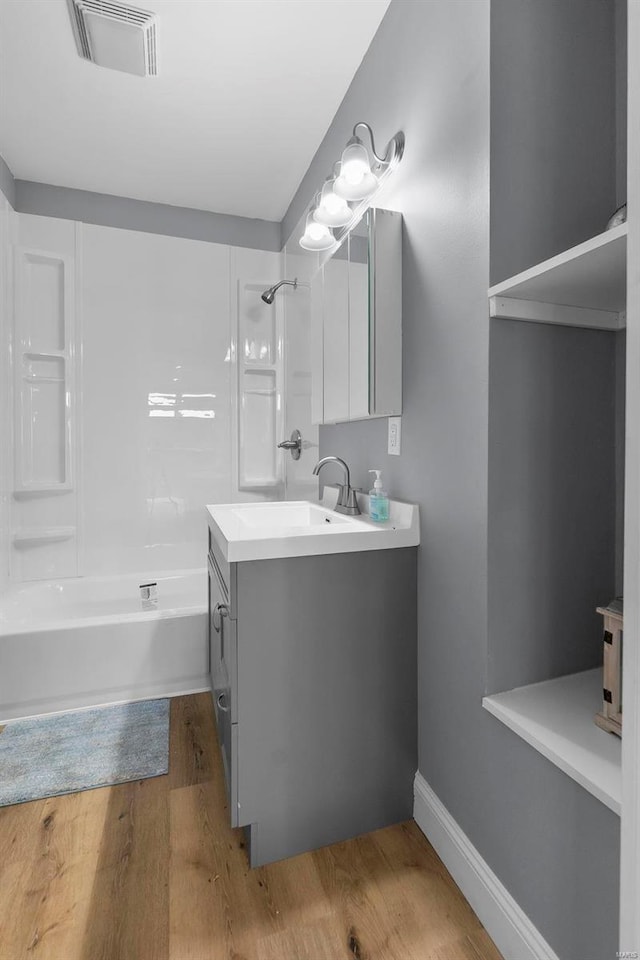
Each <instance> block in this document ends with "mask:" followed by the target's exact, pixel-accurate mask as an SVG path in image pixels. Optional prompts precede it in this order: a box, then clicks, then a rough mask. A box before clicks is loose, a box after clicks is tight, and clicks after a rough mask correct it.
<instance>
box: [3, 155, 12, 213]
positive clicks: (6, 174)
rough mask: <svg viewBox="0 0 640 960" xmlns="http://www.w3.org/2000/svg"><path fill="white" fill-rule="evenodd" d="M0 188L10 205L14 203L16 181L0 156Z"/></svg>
mask: <svg viewBox="0 0 640 960" xmlns="http://www.w3.org/2000/svg"><path fill="white" fill-rule="evenodd" d="M0 190H2V192H3V193H4V195H5V197H6V198H7V200H8V201H9V203H10V204H11V206H12V207H14V208H15V205H16V182H15V180H14V179H13V174H12V173H11V170H10V169H9V167H8V165H7V164H6V163H5V161H4V158H3V157H2V156H0Z"/></svg>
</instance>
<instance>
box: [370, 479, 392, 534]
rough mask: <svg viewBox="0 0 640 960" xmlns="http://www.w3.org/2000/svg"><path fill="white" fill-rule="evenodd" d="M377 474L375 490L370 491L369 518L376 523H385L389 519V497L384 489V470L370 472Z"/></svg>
mask: <svg viewBox="0 0 640 960" xmlns="http://www.w3.org/2000/svg"><path fill="white" fill-rule="evenodd" d="M369 473H375V475H376V479H375V481H374V484H373V488H372V489H371V490H369V516H370V517H371V519H372V520H375V522H376V523H385V522H386V521H387V520H388V519H389V497H388V496H387V494H386V492H385V491H384V490H383V489H382V470H369Z"/></svg>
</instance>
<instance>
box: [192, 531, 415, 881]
mask: <svg viewBox="0 0 640 960" xmlns="http://www.w3.org/2000/svg"><path fill="white" fill-rule="evenodd" d="M209 625H210V626H209V632H210V645H211V674H212V692H213V701H214V707H215V716H216V724H217V736H218V741H219V745H220V749H221V752H222V756H223V760H224V772H225V777H226V781H227V793H228V797H229V809H230V817H231V825H232V826H244V827H245V828H246V832H247V840H248V844H247V846H248V851H249V858H250V863H251V866H252V867H253V866H258V865H260V864H264V863H269V862H271V861H274V860H279V859H282V858H284V857H289V856H293V855H295V854H298V853H301V852H303V851H306V850H311V849H315V848H317V847H320V846H324V845H325V844H328V843H333V842H335V841H339V840H345V839H347V838H349V837H354V836H357V835H358V834H361V833H364V832H367V831H369V830H375V829H377V828H379V827H383V826H386V825H388V824H390V823H395V822H398V821H400V820H403V819H406V818H408V817H411V815H412V803H413V778H414V775H415V771H416V766H417V744H416V730H417V721H416V548H415V547H405V548H400V549H389V550H371V551H363V552H359V553H340V554H332V555H325V556H313V557H295V558H286V559H269V560H252V561H245V562H241V563H235V564H234V563H231V564H228V563H226V562H225V560H224V558H223V557H222V555H221V552H220V549H219V547H218V545H217V544H216V542H215V540H213V538H212V537H211V536H210V551H209Z"/></svg>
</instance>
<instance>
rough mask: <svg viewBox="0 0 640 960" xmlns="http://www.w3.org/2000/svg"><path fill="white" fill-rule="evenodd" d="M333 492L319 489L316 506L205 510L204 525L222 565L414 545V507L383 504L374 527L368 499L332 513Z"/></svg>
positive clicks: (221, 506)
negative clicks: (385, 508)
mask: <svg viewBox="0 0 640 960" xmlns="http://www.w3.org/2000/svg"><path fill="white" fill-rule="evenodd" d="M336 499H337V490H336V489H335V488H331V487H325V490H324V496H323V499H322V501H321V502H320V503H318V502H312V501H308V500H295V501H291V500H285V501H277V502H264V501H262V502H252V503H220V504H211V505H208V506H207V513H208V516H209V526H210V528H211V532H212V535H213V536H214V537H215V540H216V543H217V544H218V546H219V548H220V550H221V552H222V555H223V556H224V558H225V560H226V561H227V562H228V563H237V562H242V561H244V560H269V559H274V558H279V557H312V556H320V555H323V554H330V553H357V552H359V551H362V550H389V549H393V548H397V547H416V546H418V544H419V543H420V519H419V510H418V507H417V506H416V505H415V504H411V503H402V502H401V501H399V500H390V501H389V520H388V521H387V522H386V523H374V521H373V520H371V519H370V518H369V516H368V511H369V497H368V496H367V495H366V494H360V493H359V494H358V505H359V507H360V509H361V511H362V514H361V515H360V516H357V517H348V516H345V515H344V514H339V513H335V512H334V511H333V507H334V506H335V503H336Z"/></svg>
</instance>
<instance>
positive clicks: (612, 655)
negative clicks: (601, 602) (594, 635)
mask: <svg viewBox="0 0 640 960" xmlns="http://www.w3.org/2000/svg"><path fill="white" fill-rule="evenodd" d="M622 610H623V608H622V598H618V599H616V600H612V601H611V603H610V604H609V605H608V606H607V607H598V613H601V614H602V616H603V618H604V634H603V640H604V643H603V647H604V678H603V684H602V687H603V690H602V696H603V701H602V710H601V711H600V712H599V713H596V715H595V718H594V719H595V722H596V723H597V724H598V726H599V727H602V729H603V730H608V731H609V733H615V734H617V736H619V737H621V736H622V633H623V613H622Z"/></svg>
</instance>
